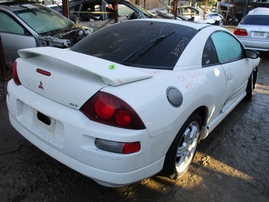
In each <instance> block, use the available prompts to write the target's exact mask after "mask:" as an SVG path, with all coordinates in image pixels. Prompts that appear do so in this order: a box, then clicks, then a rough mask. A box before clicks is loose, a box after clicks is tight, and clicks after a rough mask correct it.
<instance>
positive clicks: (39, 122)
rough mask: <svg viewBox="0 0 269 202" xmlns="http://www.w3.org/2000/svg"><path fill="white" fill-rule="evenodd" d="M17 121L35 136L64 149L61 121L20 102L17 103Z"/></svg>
mask: <svg viewBox="0 0 269 202" xmlns="http://www.w3.org/2000/svg"><path fill="white" fill-rule="evenodd" d="M17 119H18V121H19V122H20V124H22V125H23V126H24V127H25V128H27V129H28V130H29V131H31V133H32V134H33V135H35V136H38V137H40V138H42V139H43V140H45V141H48V142H50V143H52V144H54V145H56V146H57V147H61V148H62V147H63V142H64V125H63V123H62V122H60V121H59V120H56V119H54V118H52V117H51V116H48V115H46V114H44V113H42V112H40V111H38V110H36V109H34V108H32V107H30V106H29V105H27V104H25V103H24V102H22V101H20V100H18V101H17Z"/></svg>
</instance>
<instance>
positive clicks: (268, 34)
mask: <svg viewBox="0 0 269 202" xmlns="http://www.w3.org/2000/svg"><path fill="white" fill-rule="evenodd" d="M234 34H235V35H236V36H237V37H238V39H240V41H241V42H242V43H243V44H244V45H245V47H247V48H249V49H253V50H257V51H265V52H268V51H269V8H263V7H260V8H255V9H253V10H251V11H249V13H248V14H247V15H246V16H245V17H244V18H243V19H242V20H241V22H240V23H239V25H238V26H237V27H236V29H235V30H234Z"/></svg>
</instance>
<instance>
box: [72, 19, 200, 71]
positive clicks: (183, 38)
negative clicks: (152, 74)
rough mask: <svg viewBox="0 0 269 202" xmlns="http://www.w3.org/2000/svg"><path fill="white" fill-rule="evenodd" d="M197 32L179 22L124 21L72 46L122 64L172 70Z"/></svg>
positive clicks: (77, 49) (78, 50) (80, 50)
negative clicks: (177, 23) (176, 23)
mask: <svg viewBox="0 0 269 202" xmlns="http://www.w3.org/2000/svg"><path fill="white" fill-rule="evenodd" d="M196 33H197V30H195V29H193V28H190V27H186V26H182V25H175V24H170V23H163V22H156V21H154V22H150V21H147V22H145V21H143V22H142V21H127V22H124V23H119V24H116V25H112V26H110V27H108V28H104V29H102V30H100V31H97V32H95V33H94V34H92V35H91V36H89V37H87V38H85V39H83V40H81V41H80V42H78V43H77V44H75V45H74V46H73V47H72V48H71V49H72V50H73V51H76V52H80V53H83V54H87V55H92V56H95V57H99V58H103V59H106V60H110V61H114V62H117V63H121V64H125V65H130V66H136V67H145V68H157V69H170V70H172V69H173V68H174V65H175V64H176V62H177V61H178V59H179V57H180V56H181V53H182V52H183V51H184V49H185V48H186V46H187V45H188V43H189V42H190V41H191V39H192V38H193V36H194V35H195V34H196Z"/></svg>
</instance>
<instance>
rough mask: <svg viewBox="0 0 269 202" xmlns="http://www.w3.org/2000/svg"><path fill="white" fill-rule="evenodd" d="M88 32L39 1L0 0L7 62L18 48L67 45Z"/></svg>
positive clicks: (9, 61) (14, 55) (3, 41)
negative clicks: (36, 2) (1, 0)
mask: <svg viewBox="0 0 269 202" xmlns="http://www.w3.org/2000/svg"><path fill="white" fill-rule="evenodd" d="M92 32H93V30H92V29H90V28H85V27H81V26H78V25H75V24H74V23H73V22H72V21H70V20H69V19H67V18H65V17H64V16H62V15H60V14H59V13H57V12H55V11H54V10H52V9H50V8H47V7H45V6H42V5H38V4H34V3H32V4H21V3H20V2H13V1H11V2H0V35H1V38H2V45H3V49H4V55H5V60H6V63H7V64H10V63H13V62H14V61H15V59H16V58H17V57H18V53H17V52H18V50H19V49H22V48H30V47H43V46H53V47H59V48H67V47H70V46H72V45H73V44H75V43H76V42H78V41H79V40H81V39H82V38H84V37H85V36H87V35H89V34H91V33H92Z"/></svg>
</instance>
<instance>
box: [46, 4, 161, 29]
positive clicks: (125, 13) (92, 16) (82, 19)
mask: <svg viewBox="0 0 269 202" xmlns="http://www.w3.org/2000/svg"><path fill="white" fill-rule="evenodd" d="M48 6H49V7H50V8H52V9H54V10H56V11H57V12H60V13H62V8H61V7H59V6H58V5H48ZM69 10H70V13H71V15H70V18H71V19H72V20H73V21H74V22H76V21H78V22H79V24H81V25H85V26H87V27H92V28H94V29H95V30H97V29H99V28H102V27H105V26H109V25H111V24H113V23H115V18H114V12H115V1H114V0H105V1H100V0H78V1H72V2H70V9H69ZM155 17H156V16H154V15H153V14H152V13H150V12H149V11H147V10H145V9H144V8H142V7H141V6H138V5H136V4H134V3H132V2H130V1H128V0H118V22H121V21H125V20H132V19H139V18H155Z"/></svg>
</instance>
